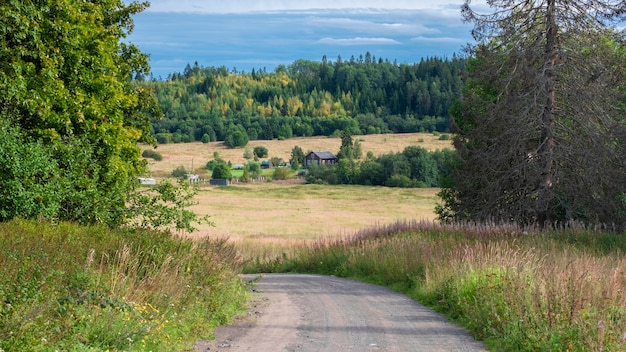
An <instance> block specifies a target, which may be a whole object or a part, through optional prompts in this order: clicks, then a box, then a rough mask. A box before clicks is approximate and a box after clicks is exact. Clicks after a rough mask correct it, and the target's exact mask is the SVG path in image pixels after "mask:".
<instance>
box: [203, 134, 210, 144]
mask: <svg viewBox="0 0 626 352" xmlns="http://www.w3.org/2000/svg"><path fill="white" fill-rule="evenodd" d="M201 141H202V143H205V144H206V143H209V142H210V141H211V137H210V136H209V135H208V133H205V134H203V135H202V139H201Z"/></svg>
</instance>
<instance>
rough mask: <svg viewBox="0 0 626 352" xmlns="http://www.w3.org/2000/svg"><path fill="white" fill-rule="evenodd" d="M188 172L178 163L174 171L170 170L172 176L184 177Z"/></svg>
mask: <svg viewBox="0 0 626 352" xmlns="http://www.w3.org/2000/svg"><path fill="white" fill-rule="evenodd" d="M188 173H189V172H188V171H187V169H185V167H184V166H182V165H180V166H178V167H177V168H176V169H174V171H172V177H176V178H180V179H184V178H185V176H186V175H187V174H188Z"/></svg>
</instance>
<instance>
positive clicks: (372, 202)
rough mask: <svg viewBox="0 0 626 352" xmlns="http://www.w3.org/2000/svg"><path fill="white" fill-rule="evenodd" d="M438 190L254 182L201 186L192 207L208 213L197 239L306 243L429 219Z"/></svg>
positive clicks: (199, 211) (432, 212)
mask: <svg viewBox="0 0 626 352" xmlns="http://www.w3.org/2000/svg"><path fill="white" fill-rule="evenodd" d="M437 191H438V189H432V188H427V189H416V188H410V189H409V188H387V187H367V186H348V185H340V186H327V185H308V184H293V183H279V182H271V183H254V184H249V185H233V186H228V187H203V188H202V189H201V190H200V193H199V195H198V196H197V198H196V200H197V201H198V202H199V204H198V205H196V206H194V207H193V208H192V209H193V210H194V211H195V212H197V213H198V214H202V215H205V214H206V215H209V216H210V219H211V221H213V222H214V223H215V227H209V226H206V225H203V226H201V227H200V231H198V232H197V233H196V234H194V235H197V236H205V235H210V236H213V237H215V236H220V237H222V236H225V237H229V238H231V239H233V240H238V239H241V238H244V237H245V238H265V239H267V238H274V239H277V240H279V239H291V240H310V239H318V238H321V237H329V236H330V237H333V236H337V235H340V234H352V233H354V232H356V231H358V230H361V229H365V228H368V227H371V226H375V225H386V224H390V223H393V222H396V221H399V220H412V219H416V220H433V219H434V217H435V214H434V211H433V210H434V207H435V204H436V197H435V194H436V193H437Z"/></svg>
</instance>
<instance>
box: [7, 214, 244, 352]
mask: <svg viewBox="0 0 626 352" xmlns="http://www.w3.org/2000/svg"><path fill="white" fill-rule="evenodd" d="M239 263H240V261H239V258H238V255H237V253H236V251H235V249H234V248H233V247H232V246H231V245H229V244H227V243H226V242H225V241H220V240H216V241H214V240H208V239H205V240H198V241H191V240H182V239H179V238H175V237H174V236H172V235H171V234H169V233H165V232H157V231H137V230H130V229H128V230H111V229H109V228H105V227H97V226H94V227H81V226H78V225H73V224H68V223H60V224H58V225H54V226H52V225H50V224H43V223H38V222H32V221H22V220H14V221H11V222H8V223H2V224H0V302H1V303H2V305H1V306H0V350H5V351H47V350H51V351H52V350H64V351H85V350H89V351H106V350H153V351H166V350H167V351H169V350H182V349H185V348H190V347H191V346H192V345H193V343H195V342H196V341H197V340H198V339H199V338H202V337H204V338H207V337H210V334H211V331H212V327H214V326H216V325H218V324H223V323H225V322H226V321H227V320H228V319H229V317H231V316H232V315H233V313H234V312H236V311H237V310H239V309H241V308H242V307H243V305H244V303H245V296H246V294H245V290H244V287H243V286H242V283H241V280H239V279H238V277H237V273H238V272H239V271H240V264H239Z"/></svg>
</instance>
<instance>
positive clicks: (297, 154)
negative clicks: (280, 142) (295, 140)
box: [290, 145, 306, 165]
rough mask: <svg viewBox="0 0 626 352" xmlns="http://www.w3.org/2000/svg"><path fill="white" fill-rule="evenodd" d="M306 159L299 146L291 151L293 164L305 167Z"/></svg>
mask: <svg viewBox="0 0 626 352" xmlns="http://www.w3.org/2000/svg"><path fill="white" fill-rule="evenodd" d="M305 157H306V155H305V154H304V151H303V150H302V148H300V147H299V146H297V145H296V146H294V147H293V148H292V149H291V160H290V162H291V164H297V165H304V158H305Z"/></svg>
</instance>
